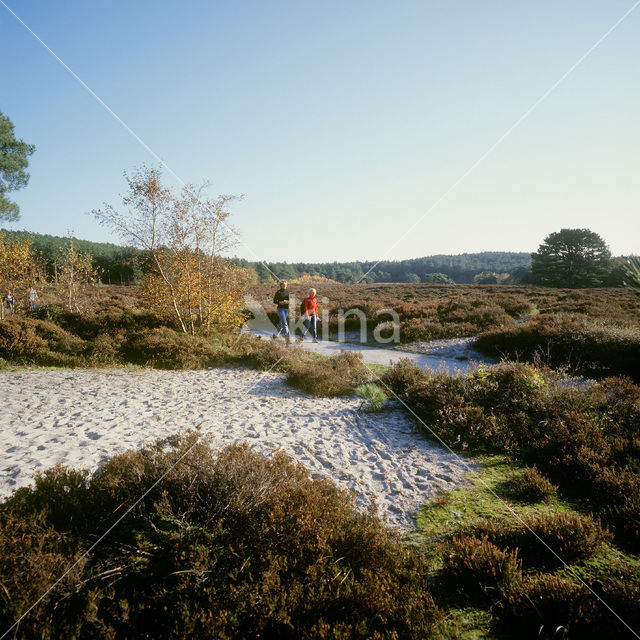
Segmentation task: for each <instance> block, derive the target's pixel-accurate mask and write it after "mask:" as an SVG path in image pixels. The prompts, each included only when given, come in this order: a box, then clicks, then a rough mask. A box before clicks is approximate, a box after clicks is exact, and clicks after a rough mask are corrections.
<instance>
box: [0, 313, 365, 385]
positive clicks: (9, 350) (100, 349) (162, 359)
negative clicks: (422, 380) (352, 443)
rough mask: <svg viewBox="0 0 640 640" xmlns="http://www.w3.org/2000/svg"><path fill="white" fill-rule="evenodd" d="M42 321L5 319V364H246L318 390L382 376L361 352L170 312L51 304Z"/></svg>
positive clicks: (1, 357) (0, 341) (1, 333)
mask: <svg viewBox="0 0 640 640" xmlns="http://www.w3.org/2000/svg"><path fill="white" fill-rule="evenodd" d="M40 315H41V316H42V317H49V318H50V319H39V318H37V317H31V316H20V315H15V316H13V317H12V318H10V319H8V320H5V321H0V363H3V362H4V366H8V365H14V366H15V365H17V366H34V365H35V366H57V367H87V366H94V367H95V366H123V365H128V364H134V365H141V366H149V367H156V368H161V369H199V368H206V367H215V366H224V365H233V364H245V365H250V366H254V367H257V368H259V369H264V370H267V369H274V370H276V371H284V372H287V373H288V374H289V377H288V379H289V383H290V384H291V385H292V386H294V387H296V388H298V389H301V390H303V391H307V392H308V393H313V394H315V395H345V394H350V393H352V392H353V390H354V388H355V387H356V386H358V385H360V384H362V383H365V382H370V381H371V380H373V379H374V376H373V374H372V373H371V371H370V370H369V369H368V368H367V367H366V366H365V365H364V364H363V363H362V360H361V358H360V356H358V355H356V354H354V353H348V352H344V353H341V354H340V355H338V356H335V357H333V358H328V359H327V358H323V357H321V356H318V355H316V354H313V353H309V352H308V351H305V350H303V349H301V348H300V347H298V346H294V345H292V346H291V347H285V345H284V343H283V342H282V341H279V342H275V341H271V340H260V339H257V338H255V337H253V336H251V335H240V334H238V333H215V334H213V335H211V336H209V337H204V336H198V335H195V336H192V335H190V334H185V333H183V332H181V331H177V330H175V328H173V327H171V326H167V320H166V319H165V318H161V317H158V316H156V315H153V314H147V313H132V312H130V311H124V312H122V313H119V314H106V315H92V316H91V315H81V314H74V313H67V312H64V311H62V310H60V309H58V310H56V312H55V313H52V310H51V309H43V310H42V311H41V314H40Z"/></svg>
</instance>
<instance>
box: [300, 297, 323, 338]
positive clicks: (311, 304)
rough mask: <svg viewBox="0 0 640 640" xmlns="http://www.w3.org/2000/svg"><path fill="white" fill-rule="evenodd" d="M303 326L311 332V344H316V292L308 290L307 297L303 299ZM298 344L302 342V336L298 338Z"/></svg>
mask: <svg viewBox="0 0 640 640" xmlns="http://www.w3.org/2000/svg"><path fill="white" fill-rule="evenodd" d="M303 304H304V318H305V320H304V326H305V327H306V328H307V331H311V335H312V336H313V342H318V334H317V331H316V324H317V322H318V300H317V298H316V290H315V289H313V288H311V289H309V295H308V296H307V297H306V298H305V299H304V303H303ZM299 340H300V342H302V341H303V340H304V335H302V336H300V338H299Z"/></svg>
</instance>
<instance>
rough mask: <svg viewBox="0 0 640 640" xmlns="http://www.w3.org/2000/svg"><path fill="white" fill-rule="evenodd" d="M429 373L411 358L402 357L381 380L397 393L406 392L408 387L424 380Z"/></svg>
mask: <svg viewBox="0 0 640 640" xmlns="http://www.w3.org/2000/svg"><path fill="white" fill-rule="evenodd" d="M427 378H428V375H427V374H426V373H425V371H424V370H423V369H420V367H418V366H416V365H415V364H414V363H413V362H412V361H411V360H410V359H409V358H402V359H400V360H399V361H398V362H396V363H395V364H394V365H393V366H392V367H391V368H390V369H389V370H388V371H386V372H385V374H384V375H383V376H382V378H381V380H382V382H383V383H384V385H385V387H386V388H388V389H389V390H391V391H392V392H393V393H395V394H396V395H399V394H402V393H406V391H407V389H409V388H410V387H413V386H414V385H416V384H418V383H419V382H424V381H425V380H426V379H427Z"/></svg>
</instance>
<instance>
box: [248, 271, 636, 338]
mask: <svg viewBox="0 0 640 640" xmlns="http://www.w3.org/2000/svg"><path fill="white" fill-rule="evenodd" d="M307 288H308V285H302V284H292V285H290V287H289V289H290V291H291V293H292V294H293V295H294V296H295V297H296V300H298V301H300V300H302V298H303V297H304V296H305V295H306V291H307ZM317 289H318V299H319V300H320V307H321V312H322V311H324V312H325V313H327V314H328V327H329V329H330V331H331V332H332V333H334V332H337V331H338V327H339V316H338V314H339V311H340V310H342V312H343V315H344V317H345V318H346V321H345V323H344V327H345V329H346V330H358V329H359V328H360V321H359V318H358V316H357V315H356V314H355V313H348V311H349V310H357V311H358V312H360V313H362V314H364V317H365V318H366V322H367V329H368V331H369V333H371V332H373V330H374V329H375V327H376V326H377V325H379V324H381V323H384V322H387V321H389V320H390V316H389V314H388V313H382V311H383V310H385V309H386V310H388V309H392V310H393V311H394V312H395V313H397V314H398V317H399V319H400V338H401V340H402V342H411V341H416V340H432V339H436V338H455V337H467V336H475V335H478V334H479V333H481V332H484V331H504V332H509V331H516V330H517V329H518V327H519V325H518V322H517V321H518V320H520V319H521V318H526V317H529V316H537V315H538V314H540V318H541V321H542V319H544V321H545V322H549V321H550V319H551V318H553V317H554V316H555V315H558V314H560V315H562V314H580V315H582V316H587V317H589V318H592V319H596V318H599V319H606V320H607V321H609V322H612V321H614V322H617V323H636V324H637V323H638V321H640V298H638V297H637V296H634V295H633V294H632V293H630V292H628V291H626V290H624V289H583V290H571V289H549V288H545V287H531V286H518V287H514V286H478V285H476V286H469V285H427V284H371V285H349V284H344V285H336V284H318V286H317ZM273 292H274V287H273V286H269V285H260V286H255V287H253V288H252V289H251V294H252V296H253V297H254V298H255V299H256V300H257V301H258V302H260V303H261V304H262V306H263V307H264V309H265V310H266V311H268V312H270V313H271V318H272V320H275V319H276V316H275V308H274V306H273V303H272V298H273ZM295 311H296V310H295V309H294V312H295ZM378 312H381V313H378ZM386 333H387V334H388V333H389V332H388V330H387V332H386ZM382 335H383V336H384V335H385V331H384V330H383V331H382Z"/></svg>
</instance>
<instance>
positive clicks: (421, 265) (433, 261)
mask: <svg viewBox="0 0 640 640" xmlns="http://www.w3.org/2000/svg"><path fill="white" fill-rule="evenodd" d="M235 262H236V263H237V264H239V265H240V266H243V267H251V268H253V269H255V270H256V271H257V272H258V277H259V279H260V282H270V281H273V276H272V275H271V273H270V271H269V270H271V271H272V272H273V273H275V274H276V275H277V276H278V277H279V278H287V279H289V280H292V279H294V278H298V277H300V276H302V275H305V274H308V275H312V276H322V277H324V278H330V279H332V280H337V281H338V282H358V281H359V280H360V279H361V278H363V277H364V281H365V282H416V283H417V282H435V283H438V282H444V283H446V282H456V283H460V284H463V283H472V282H474V281H476V280H475V279H476V277H477V276H478V275H481V274H482V275H485V274H494V277H496V276H499V275H501V274H513V273H514V272H516V271H519V272H522V273H523V274H525V275H526V274H529V273H530V266H531V255H530V254H529V253H512V252H508V251H485V252H482V253H462V254H459V255H436V256H427V257H424V258H414V259H412V260H399V261H390V260H385V261H383V262H380V263H379V264H376V263H375V262H374V261H370V262H325V263H306V262H291V263H288V262H269V263H266V267H265V265H264V264H260V263H256V262H248V261H246V260H241V259H235ZM267 267H268V269H267ZM372 267H373V269H372ZM370 269H371V271H369V270H370Z"/></svg>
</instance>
